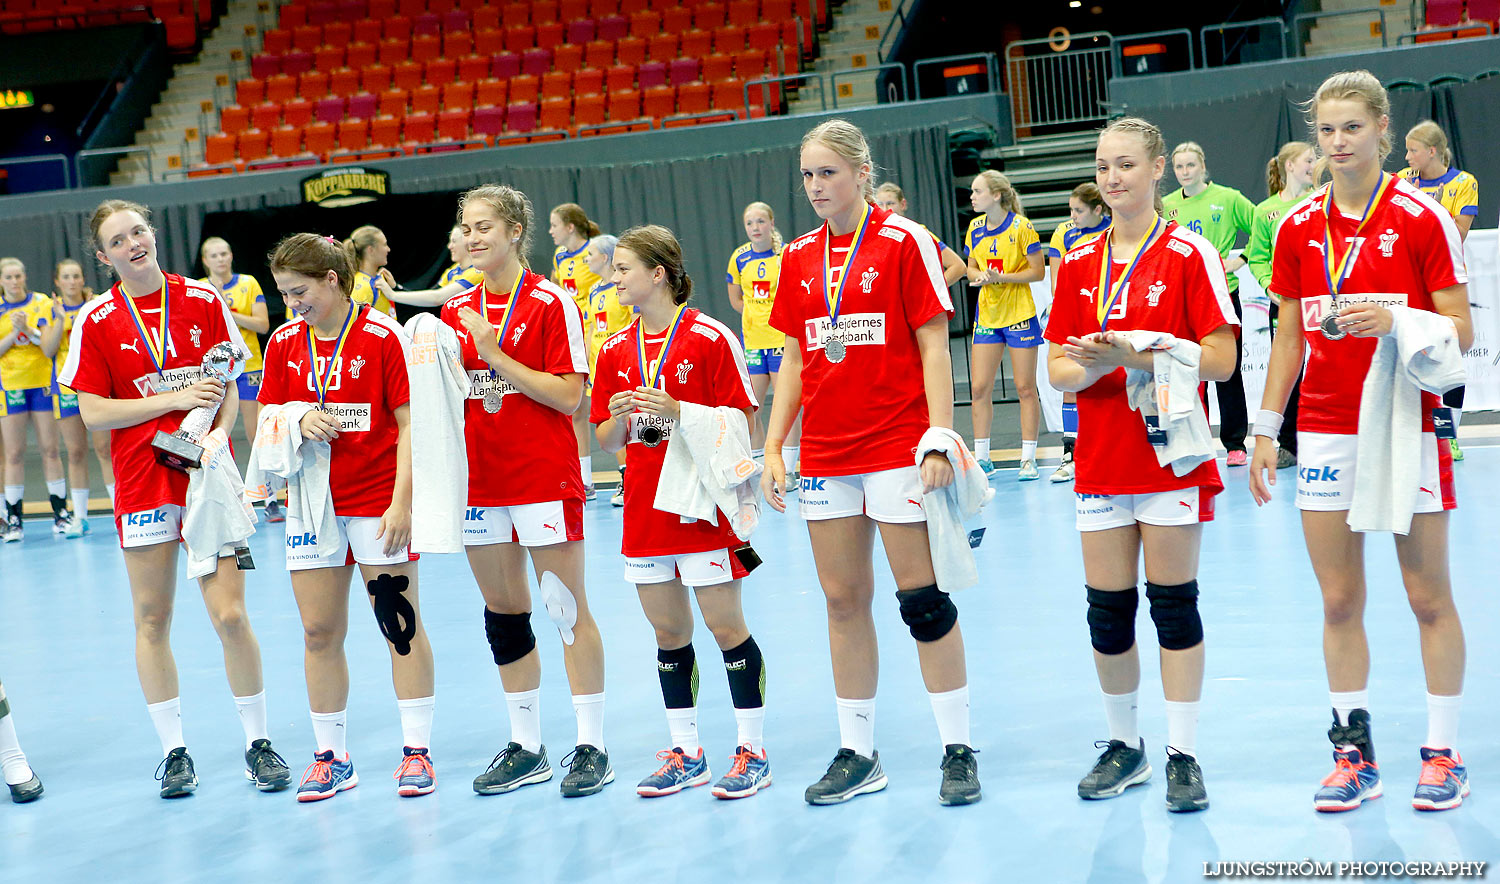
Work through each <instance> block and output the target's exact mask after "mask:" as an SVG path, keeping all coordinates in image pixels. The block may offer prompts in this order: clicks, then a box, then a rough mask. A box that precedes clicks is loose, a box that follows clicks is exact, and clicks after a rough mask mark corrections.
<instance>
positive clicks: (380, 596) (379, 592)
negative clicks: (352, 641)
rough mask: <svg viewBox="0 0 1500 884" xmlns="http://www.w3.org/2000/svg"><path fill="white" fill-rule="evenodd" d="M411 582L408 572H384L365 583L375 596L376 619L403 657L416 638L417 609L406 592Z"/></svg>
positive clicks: (387, 639) (372, 596)
mask: <svg viewBox="0 0 1500 884" xmlns="http://www.w3.org/2000/svg"><path fill="white" fill-rule="evenodd" d="M410 585H411V581H410V580H409V579H407V577H406V575H405V574H381V575H379V576H378V577H376V578H375V579H374V580H371V581H370V582H369V583H368V584H366V588H367V589H368V590H369V591H370V597H371V598H372V599H374V607H375V622H376V623H378V624H380V631H381V633H383V634H384V635H385V639H386V641H388V642H390V643H391V647H393V648H395V649H396V653H398V654H400V655H401V656H403V657H405V656H406V655H407V654H410V653H411V640H412V639H414V638H416V637H417V609H416V608H413V607H412V604H411V600H410V599H408V598H407V597H406V596H405V595H403V593H405V592H406V588H407V587H408V586H410Z"/></svg>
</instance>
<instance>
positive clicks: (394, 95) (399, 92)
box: [370, 88, 411, 138]
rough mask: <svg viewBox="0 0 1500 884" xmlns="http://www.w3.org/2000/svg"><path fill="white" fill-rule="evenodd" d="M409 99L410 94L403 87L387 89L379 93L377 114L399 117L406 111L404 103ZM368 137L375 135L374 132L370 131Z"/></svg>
mask: <svg viewBox="0 0 1500 884" xmlns="http://www.w3.org/2000/svg"><path fill="white" fill-rule="evenodd" d="M410 100H411V94H410V93H409V92H407V91H406V90H405V89H397V88H391V89H387V90H385V91H384V92H382V93H380V109H379V115H380V116H382V117H385V116H390V117H399V116H401V115H402V114H404V113H406V105H407V104H408V103H409V102H410ZM370 137H371V138H373V137H375V136H374V133H371V135H370Z"/></svg>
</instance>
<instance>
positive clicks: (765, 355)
mask: <svg viewBox="0 0 1500 884" xmlns="http://www.w3.org/2000/svg"><path fill="white" fill-rule="evenodd" d="M785 352H786V349H785V348H784V347H774V348H771V349H767V350H746V351H745V366H746V367H747V368H749V369H750V373H751V374H776V373H777V372H779V371H781V355H782V354H783V353H785Z"/></svg>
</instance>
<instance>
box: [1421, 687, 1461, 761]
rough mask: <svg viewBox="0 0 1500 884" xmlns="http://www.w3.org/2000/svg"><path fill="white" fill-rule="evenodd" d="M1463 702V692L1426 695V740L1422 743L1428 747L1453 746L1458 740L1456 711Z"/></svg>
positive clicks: (1447, 747) (1449, 747)
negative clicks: (1451, 694)
mask: <svg viewBox="0 0 1500 884" xmlns="http://www.w3.org/2000/svg"><path fill="white" fill-rule="evenodd" d="M1463 703H1464V695H1463V694H1454V695H1453V696H1441V695H1438V694H1428V695H1427V742H1426V743H1423V744H1422V745H1424V746H1426V747H1427V748H1429V749H1452V748H1453V744H1454V743H1457V742H1458V711H1459V708H1460V707H1461V706H1463Z"/></svg>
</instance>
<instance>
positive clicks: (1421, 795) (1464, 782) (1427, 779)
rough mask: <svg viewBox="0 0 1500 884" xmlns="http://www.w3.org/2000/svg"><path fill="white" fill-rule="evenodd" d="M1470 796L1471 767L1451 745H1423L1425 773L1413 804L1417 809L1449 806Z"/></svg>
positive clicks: (1438, 808)
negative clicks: (1432, 746)
mask: <svg viewBox="0 0 1500 884" xmlns="http://www.w3.org/2000/svg"><path fill="white" fill-rule="evenodd" d="M1468 796H1469V769H1468V768H1466V767H1464V760H1463V758H1461V757H1460V756H1459V754H1458V753H1457V752H1454V751H1453V750H1452V749H1429V748H1427V747H1426V746H1423V747H1422V776H1421V777H1419V778H1418V779H1417V792H1416V794H1415V795H1413V796H1412V799H1411V806H1412V807H1415V808H1416V809H1417V810H1450V809H1452V808H1455V807H1457V806H1459V805H1460V804H1463V803H1464V799H1465V798H1467V797H1468Z"/></svg>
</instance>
